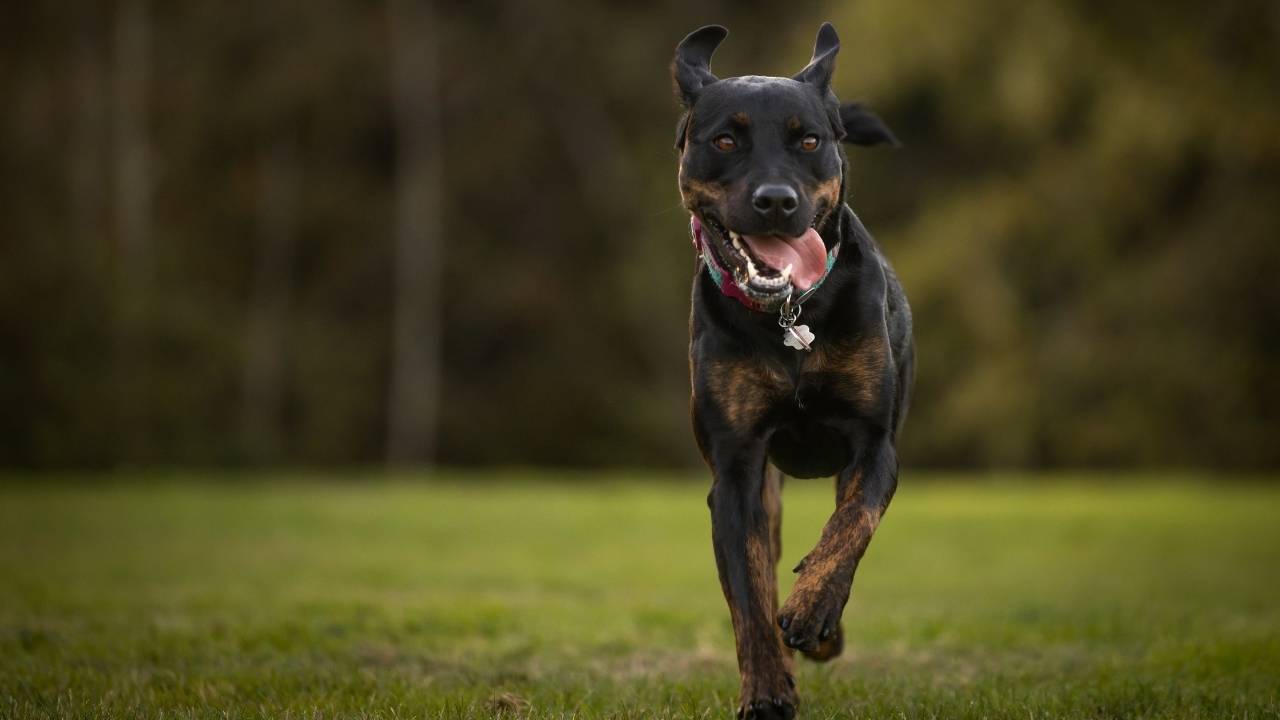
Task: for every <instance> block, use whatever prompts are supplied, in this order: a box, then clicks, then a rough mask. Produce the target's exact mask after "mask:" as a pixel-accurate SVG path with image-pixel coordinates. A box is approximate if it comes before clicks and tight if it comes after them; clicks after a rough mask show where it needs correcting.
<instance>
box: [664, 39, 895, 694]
mask: <svg viewBox="0 0 1280 720" xmlns="http://www.w3.org/2000/svg"><path fill="white" fill-rule="evenodd" d="M726 35H728V31H726V30H725V29H724V28H722V27H719V26H714V25H712V26H708V27H704V28H702V29H700V30H698V31H696V32H694V33H692V34H691V35H689V36H688V37H686V38H685V39H684V41H683V42H681V43H680V45H679V47H678V48H677V49H676V58H675V63H674V65H673V68H672V72H673V75H674V76H675V83H676V87H677V90H678V93H679V97H680V99H681V102H682V103H683V105H684V107H685V109H686V112H685V114H684V116H683V117H682V118H681V119H680V125H679V130H678V135H677V139H676V148H677V150H679V151H680V175H679V178H680V194H681V196H682V198H683V201H684V206H685V208H687V209H688V210H689V212H690V213H691V215H692V218H691V225H692V231H693V241H694V244H695V246H696V247H697V248H698V251H699V253H700V262H699V263H698V271H697V274H696V275H695V276H694V282H693V312H692V315H691V318H690V328H689V335H690V341H689V362H690V366H691V368H690V375H691V379H692V384H693V396H692V399H691V406H692V413H693V429H694V435H695V437H696V438H697V442H698V447H699V449H700V450H701V451H702V456H703V458H705V460H706V462H707V464H708V466H710V468H711V473H712V476H713V484H712V487H711V493H710V495H708V497H707V503H708V505H710V507H711V528H712V538H713V543H714V546H715V556H716V566H717V568H718V569H719V573H720V585H721V587H722V588H723V589H724V596H725V599H726V600H727V601H728V603H729V613H730V615H731V617H732V620H733V631H734V635H735V636H736V640H737V652H738V668H739V670H740V672H741V675H742V693H741V696H740V704H739V709H738V714H739V716H740V717H755V718H775V717H776V718H790V717H792V716H793V715H794V714H795V708H796V704H797V696H796V691H795V680H794V679H793V677H792V670H791V649H793V648H794V649H797V650H800V651H801V652H803V653H804V654H805V655H806V656H808V657H810V658H812V659H815V660H819V661H821V660H827V659H830V658H832V657H834V656H835V655H837V654H839V652H840V651H841V649H842V648H843V642H844V639H843V633H842V630H841V626H840V616H841V614H842V613H843V611H844V606H845V602H846V601H847V600H848V598H849V588H850V585H851V583H852V582H853V573H854V570H855V569H856V568H857V566H858V561H859V560H860V559H861V558H862V555H863V553H864V552H865V551H866V549H867V543H868V542H870V540H871V535H872V533H873V532H874V531H875V528H876V525H877V524H878V523H879V521H880V518H881V516H882V515H883V514H884V512H885V509H886V508H887V507H888V505H889V500H890V498H891V497H892V496H893V492H894V489H895V488H896V487H897V476H898V456H897V449H896V443H897V433H898V429H899V427H900V426H901V424H902V420H903V417H904V416H905V415H906V410H907V403H908V396H909V395H910V390H911V382H912V376H913V351H912V341H911V312H910V310H909V309H908V307H907V300H906V297H905V295H904V294H903V292H902V287H901V286H900V285H899V283H898V279H897V277H896V276H895V275H894V273H893V270H892V269H891V268H890V267H889V264H888V262H887V261H886V260H885V259H884V256H883V255H882V254H881V252H880V249H879V247H878V246H877V245H876V243H875V241H874V240H872V239H871V236H870V235H869V234H868V233H867V230H866V229H865V228H864V227H863V226H862V223H861V222H859V221H858V218H857V216H856V215H854V214H853V211H852V210H850V209H849V206H848V205H846V204H845V202H844V196H845V175H846V169H847V160H846V158H845V154H844V151H843V149H842V147H841V145H840V143H841V141H844V142H848V143H854V144H858V145H875V144H877V143H882V142H889V143H896V140H895V139H894V137H893V135H892V133H890V132H889V130H888V128H886V127H885V126H884V124H883V123H882V122H881V121H880V119H879V118H877V117H876V116H875V115H873V114H872V113H870V112H869V111H867V110H865V109H864V108H862V107H861V106H859V105H843V106H842V105H840V104H839V102H838V101H837V100H836V97H835V95H834V94H833V93H832V92H831V88H830V83H831V74H832V71H833V70H834V68H835V57H836V51H837V50H838V49H839V39H838V38H837V37H836V32H835V29H834V28H832V27H831V25H830V24H824V25H823V26H822V28H821V30H819V31H818V40H817V43H816V45H815V47H814V52H813V59H812V60H811V61H810V63H809V65H808V66H807V67H805V68H804V69H803V70H801V71H800V72H799V74H797V75H796V76H795V77H794V78H778V77H757V76H747V77H735V78H726V79H724V80H720V79H718V78H716V76H715V75H713V74H712V73H711V70H710V61H711V55H712V53H713V52H715V49H716V47H717V46H718V45H719V44H720V42H721V41H722V40H724V38H725V36H726ZM802 310H803V317H801V311H802ZM783 473H786V474H787V475H791V476H793V477H805V478H809V477H825V476H831V475H835V476H836V478H837V479H836V509H835V512H834V513H833V514H832V516H831V519H830V520H828V521H827V524H826V527H825V528H823V531H822V538H821V540H819V541H818V544H817V546H816V547H815V548H814V549H813V550H812V551H811V552H810V553H809V554H808V555H807V556H805V558H804V559H803V560H801V561H800V564H799V565H798V566H797V567H796V572H798V573H799V577H798V578H797V580H796V584H795V588H794V590H793V591H792V593H791V596H790V597H789V598H788V599H787V602H786V604H784V605H783V606H782V609H781V610H779V609H778V590H777V577H776V565H777V562H778V558H779V555H780V554H781V521H782V518H781V514H782V505H781V496H780V495H781V489H782V474H783Z"/></svg>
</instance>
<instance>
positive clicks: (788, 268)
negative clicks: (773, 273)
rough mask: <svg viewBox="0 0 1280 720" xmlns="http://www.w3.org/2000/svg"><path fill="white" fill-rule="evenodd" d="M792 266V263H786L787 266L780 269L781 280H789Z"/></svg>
mask: <svg viewBox="0 0 1280 720" xmlns="http://www.w3.org/2000/svg"><path fill="white" fill-rule="evenodd" d="M793 264H794V263H787V266H786V267H784V268H782V279H783V280H790V279H791V267H792V265H793Z"/></svg>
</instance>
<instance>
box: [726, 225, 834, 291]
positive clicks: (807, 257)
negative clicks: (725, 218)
mask: <svg viewBox="0 0 1280 720" xmlns="http://www.w3.org/2000/svg"><path fill="white" fill-rule="evenodd" d="M742 239H743V240H745V241H746V243H747V246H748V247H750V248H751V252H752V253H753V254H754V255H755V256H756V257H757V258H759V259H760V260H762V261H763V262H764V263H765V264H767V265H768V266H769V267H771V268H773V269H775V270H782V269H783V268H785V267H786V266H788V265H790V266H791V284H792V285H794V286H795V288H796V289H797V290H799V291H800V292H804V291H805V290H808V289H809V287H810V286H811V285H813V284H814V283H816V282H818V279H819V278H821V277H822V274H823V273H824V272H826V270H827V248H826V246H825V245H823V244H822V236H821V235H819V234H818V231H817V230H814V229H813V228H809V229H808V230H806V231H805V233H804V234H803V235H801V236H800V237H780V236H778V235H743V236H742Z"/></svg>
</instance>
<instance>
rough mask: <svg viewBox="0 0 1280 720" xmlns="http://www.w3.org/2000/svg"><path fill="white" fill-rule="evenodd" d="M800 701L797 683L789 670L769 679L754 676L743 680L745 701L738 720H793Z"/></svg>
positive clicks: (743, 699) (740, 708)
mask: <svg viewBox="0 0 1280 720" xmlns="http://www.w3.org/2000/svg"><path fill="white" fill-rule="evenodd" d="M799 704H800V699H799V697H798V696H797V695H796V681H795V679H794V678H793V677H792V676H791V673H790V672H788V671H785V670H783V671H779V672H775V673H771V674H769V675H767V676H764V675H757V674H754V673H753V674H752V675H751V676H749V677H744V678H743V679H742V701H741V702H740V703H739V704H738V720H791V719H792V718H794V717H795V716H796V706H797V705H799Z"/></svg>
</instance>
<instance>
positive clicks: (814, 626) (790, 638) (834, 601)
mask: <svg viewBox="0 0 1280 720" xmlns="http://www.w3.org/2000/svg"><path fill="white" fill-rule="evenodd" d="M848 598H849V594H848V590H847V589H846V590H844V591H843V592H841V591H840V590H839V588H833V587H831V583H827V584H825V585H822V584H814V583H806V582H804V578H801V580H800V581H798V582H797V583H796V586H795V588H794V589H793V590H792V591H791V597H789V598H787V602H786V603H785V604H784V605H783V606H782V609H781V610H779V611H778V627H779V628H781V629H782V642H784V643H786V645H787V647H789V648H794V649H796V650H799V651H800V652H802V653H804V654H805V657H808V658H809V659H811V660H817V661H819V662H825V661H827V660H830V659H831V658H833V657H835V656H836V655H839V654H840V651H841V650H843V649H844V631H843V630H842V629H841V628H840V616H841V614H843V613H844V604H845V601H846V600H848Z"/></svg>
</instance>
